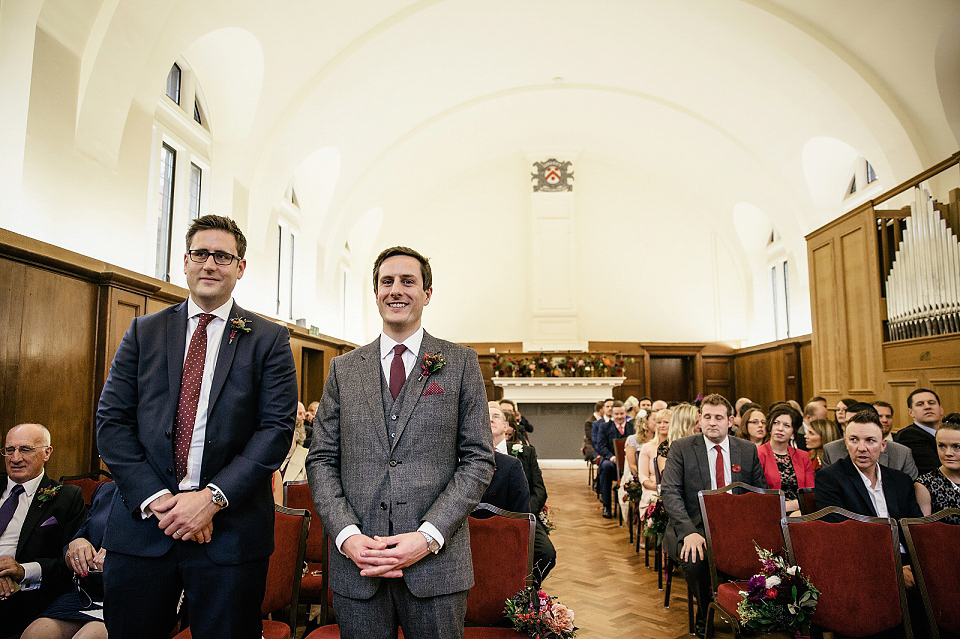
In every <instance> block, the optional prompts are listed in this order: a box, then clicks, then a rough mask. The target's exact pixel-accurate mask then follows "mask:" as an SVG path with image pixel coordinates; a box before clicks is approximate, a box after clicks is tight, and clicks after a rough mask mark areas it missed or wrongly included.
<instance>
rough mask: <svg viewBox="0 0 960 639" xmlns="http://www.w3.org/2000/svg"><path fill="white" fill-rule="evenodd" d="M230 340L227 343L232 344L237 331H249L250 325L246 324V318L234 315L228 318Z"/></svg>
mask: <svg viewBox="0 0 960 639" xmlns="http://www.w3.org/2000/svg"><path fill="white" fill-rule="evenodd" d="M230 326H231V328H230V341H229V342H227V344H233V338H234V337H236V336H237V331H243V332H244V333H249V332H250V330H251V329H250V327H249V326H247V320H246V319H245V318H243V317H234V318H233V319H231V320H230Z"/></svg>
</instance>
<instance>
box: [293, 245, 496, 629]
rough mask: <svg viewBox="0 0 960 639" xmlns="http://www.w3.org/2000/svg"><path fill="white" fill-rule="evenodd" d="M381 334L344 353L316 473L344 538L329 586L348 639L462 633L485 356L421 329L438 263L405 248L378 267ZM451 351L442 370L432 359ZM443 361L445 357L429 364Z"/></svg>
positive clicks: (313, 465) (312, 462)
mask: <svg viewBox="0 0 960 639" xmlns="http://www.w3.org/2000/svg"><path fill="white" fill-rule="evenodd" d="M373 281H374V289H375V291H376V297H377V307H378V309H379V311H380V316H381V317H382V318H383V332H382V333H381V335H380V337H379V338H377V339H376V340H374V341H373V342H372V343H370V344H367V345H366V346H363V347H361V348H358V349H356V350H354V351H351V352H349V353H347V354H345V355H342V356H340V357H336V358H334V359H333V361H332V362H331V363H330V372H329V375H328V377H327V381H326V385H325V387H324V391H323V398H322V399H321V401H320V407H319V408H318V410H317V415H316V418H315V419H314V431H313V433H314V434H313V442H312V444H311V446H310V453H309V454H308V456H307V476H308V478H309V480H310V486H311V488H312V490H313V499H314V502H316V506H317V512H318V513H319V514H320V518H321V519H322V520H323V525H324V529H325V531H326V532H327V534H329V535H330V536H331V537H332V538H333V539H334V542H335V546H336V548H337V549H338V550H339V552H337V550H332V551H331V553H330V584H331V588H333V592H334V611H335V612H336V616H337V623H338V624H339V626H340V634H341V636H343V637H345V638H346V639H350V638H357V639H359V638H361V637H362V638H364V639H381V638H382V639H386V638H388V637H389V638H391V639H394V638H395V637H396V636H397V627H398V626H400V627H402V628H403V632H404V635H405V636H407V637H411V638H417V639H422V638H432V637H435V638H437V639H448V638H456V637H462V636H463V620H464V615H465V613H466V602H467V592H468V591H469V589H470V587H471V586H473V566H472V561H471V556H470V535H469V531H468V527H467V526H466V525H465V520H466V517H467V515H469V514H470V512H471V511H472V510H473V508H474V507H475V506H476V505H477V503H478V502H479V501H480V498H481V496H482V495H483V492H484V490H486V488H487V486H488V485H489V483H490V480H491V478H492V477H493V441H492V436H491V432H490V425H489V413H488V411H487V399H486V394H485V391H484V385H483V379H482V377H481V374H480V365H479V363H478V361H477V355H476V353H475V352H474V351H472V350H471V349H469V348H466V347H463V346H459V345H457V344H453V343H451V342H446V341H442V340H438V339H436V338H435V337H433V336H432V335H429V334H428V333H426V332H424V330H423V328H422V327H421V315H422V312H423V307H424V306H426V305H427V304H428V303H429V302H430V297H431V295H432V293H433V287H432V274H431V271H430V264H429V263H428V261H427V260H426V258H424V257H423V256H422V255H420V254H419V253H417V252H416V251H414V250H412V249H408V248H405V247H393V248H390V249H387V250H385V251H383V252H382V253H381V254H380V255H379V256H378V257H377V260H376V262H375V263H374V267H373ZM436 354H439V355H442V358H443V364H442V365H439V366H438V365H436V364H434V365H433V366H431V365H430V361H425V356H426V355H431V356H432V355H436ZM428 359H429V360H431V361H433V360H434V358H432V357H431V358H428Z"/></svg>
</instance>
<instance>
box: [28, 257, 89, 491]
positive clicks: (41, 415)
mask: <svg viewBox="0 0 960 639" xmlns="http://www.w3.org/2000/svg"><path fill="white" fill-rule="evenodd" d="M24 290H25V295H24V304H23V324H22V330H21V333H20V367H19V374H18V384H17V410H16V413H17V416H16V422H18V423H20V422H38V423H41V424H43V425H44V426H46V427H47V428H48V429H49V430H50V433H51V435H52V438H53V445H54V454H53V455H52V456H51V457H50V461H48V462H47V474H48V475H50V476H51V477H53V478H58V477H60V476H61V475H64V474H75V473H77V472H83V471H86V470H88V469H89V468H90V463H91V458H92V454H91V447H92V445H93V413H92V411H90V410H89V408H90V407H91V406H92V404H93V391H94V389H93V380H94V365H95V360H94V357H93V354H94V353H95V350H96V337H97V294H98V291H97V286H96V285H95V284H93V283H91V282H83V281H80V280H78V279H75V278H72V277H67V276H64V275H61V274H58V273H54V272H51V271H48V270H45V269H40V268H33V267H28V268H26V269H25V272H24Z"/></svg>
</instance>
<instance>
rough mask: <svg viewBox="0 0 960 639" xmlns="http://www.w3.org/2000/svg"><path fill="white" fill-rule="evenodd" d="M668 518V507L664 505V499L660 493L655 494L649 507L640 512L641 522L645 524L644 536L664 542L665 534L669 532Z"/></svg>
mask: <svg viewBox="0 0 960 639" xmlns="http://www.w3.org/2000/svg"><path fill="white" fill-rule="evenodd" d="M667 519H668V518H667V509H666V508H664V507H663V500H662V499H660V495H654V496H653V501H651V502H650V505H648V506H647V509H646V510H645V511H643V512H641V513H640V523H641V524H643V525H644V526H643V535H644V537H647V538H649V539H652V540H654V541H655V542H656V543H658V544H662V543H663V536H664V534H666V532H667Z"/></svg>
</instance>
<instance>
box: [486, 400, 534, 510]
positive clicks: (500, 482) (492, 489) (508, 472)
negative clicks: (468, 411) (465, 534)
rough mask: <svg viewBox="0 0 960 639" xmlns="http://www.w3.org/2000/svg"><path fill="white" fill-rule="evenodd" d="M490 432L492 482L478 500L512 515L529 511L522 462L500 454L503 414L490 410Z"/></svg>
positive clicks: (527, 492)
mask: <svg viewBox="0 0 960 639" xmlns="http://www.w3.org/2000/svg"><path fill="white" fill-rule="evenodd" d="M490 431H491V432H492V433H493V446H494V451H493V458H494V459H493V464H494V471H493V479H492V480H490V485H489V486H488V487H487V490H486V492H484V493H483V497H481V498H480V501H481V502H483V503H485V504H490V505H492V506H496V507H497V508H502V509H504V510H509V511H510V512H515V513H526V512H530V489H529V488H528V487H527V479H526V477H524V475H523V463H521V461H520V460H519V459H517V458H516V457H513V456H512V455H508V454H506V453H504V452H502V451H504V450H506V447H505V446H503V445H502V444H503V443H504V441H505V440H506V431H507V420H506V418H505V417H504V416H503V411H502V410H501V409H500V408H499V406H497V407H490Z"/></svg>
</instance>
